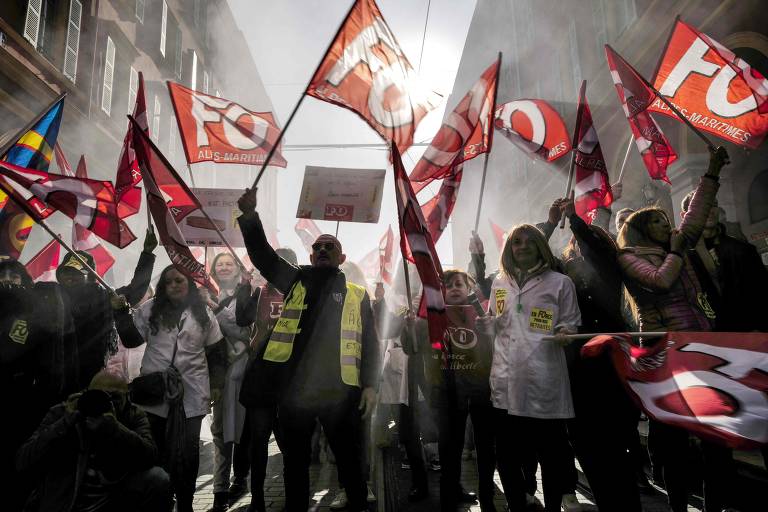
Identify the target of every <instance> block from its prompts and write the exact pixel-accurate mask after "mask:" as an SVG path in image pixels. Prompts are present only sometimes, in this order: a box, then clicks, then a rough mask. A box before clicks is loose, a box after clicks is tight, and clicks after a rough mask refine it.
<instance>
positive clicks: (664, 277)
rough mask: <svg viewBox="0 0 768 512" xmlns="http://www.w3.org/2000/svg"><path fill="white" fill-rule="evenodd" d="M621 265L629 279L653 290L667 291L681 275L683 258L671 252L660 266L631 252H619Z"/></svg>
mask: <svg viewBox="0 0 768 512" xmlns="http://www.w3.org/2000/svg"><path fill="white" fill-rule="evenodd" d="M619 266H620V267H621V271H622V272H623V273H624V276H625V277H626V279H627V280H628V281H631V282H634V283H635V284H637V285H639V286H641V287H643V288H645V289H647V290H650V291H652V292H667V291H669V290H670V288H672V285H673V284H674V283H675V281H677V278H678V277H680V271H681V270H682V268H683V258H682V257H681V256H680V255H679V254H675V253H672V252H670V253H669V254H667V255H666V257H665V258H664V262H663V263H662V264H661V265H660V266H658V267H657V266H656V265H654V264H653V263H651V262H650V261H648V260H646V259H644V258H641V257H640V256H637V255H635V254H632V253H630V252H621V253H619Z"/></svg>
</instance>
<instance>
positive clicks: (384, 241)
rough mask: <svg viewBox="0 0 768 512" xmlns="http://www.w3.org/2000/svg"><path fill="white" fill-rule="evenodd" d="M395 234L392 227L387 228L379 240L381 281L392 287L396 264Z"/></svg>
mask: <svg viewBox="0 0 768 512" xmlns="http://www.w3.org/2000/svg"><path fill="white" fill-rule="evenodd" d="M395 243H396V241H395V234H394V233H393V232H392V226H389V227H388V228H387V232H386V233H384V236H382V237H381V240H379V268H380V269H381V270H380V274H381V280H382V281H384V282H385V283H387V284H388V285H390V286H391V285H392V277H393V276H394V275H395V270H394V268H393V266H394V264H395Z"/></svg>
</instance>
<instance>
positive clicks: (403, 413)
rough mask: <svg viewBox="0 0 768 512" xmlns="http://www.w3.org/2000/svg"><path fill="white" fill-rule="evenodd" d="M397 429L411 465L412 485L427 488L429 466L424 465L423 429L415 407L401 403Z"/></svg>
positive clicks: (417, 487)
mask: <svg viewBox="0 0 768 512" xmlns="http://www.w3.org/2000/svg"><path fill="white" fill-rule="evenodd" d="M397 430H398V433H399V435H400V442H401V443H402V444H403V446H404V447H405V453H406V454H407V455H408V462H409V463H410V465H411V487H413V488H414V489H426V488H427V468H426V467H425V465H424V451H423V449H422V447H421V429H420V428H419V421H418V419H417V418H416V417H415V414H414V408H413V407H410V406H408V405H404V404H400V422H399V425H398V429H397Z"/></svg>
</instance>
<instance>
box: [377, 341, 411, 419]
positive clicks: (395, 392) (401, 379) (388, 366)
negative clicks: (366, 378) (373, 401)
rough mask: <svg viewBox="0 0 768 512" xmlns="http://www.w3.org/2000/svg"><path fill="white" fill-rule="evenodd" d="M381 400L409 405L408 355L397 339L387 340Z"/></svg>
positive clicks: (381, 401)
mask: <svg viewBox="0 0 768 512" xmlns="http://www.w3.org/2000/svg"><path fill="white" fill-rule="evenodd" d="M379 402H380V403H382V404H404V405H408V356H407V355H406V353H405V352H403V347H402V346H401V345H400V342H399V341H398V340H397V339H390V340H387V350H386V352H385V353H384V363H383V365H382V371H381V384H380V385H379Z"/></svg>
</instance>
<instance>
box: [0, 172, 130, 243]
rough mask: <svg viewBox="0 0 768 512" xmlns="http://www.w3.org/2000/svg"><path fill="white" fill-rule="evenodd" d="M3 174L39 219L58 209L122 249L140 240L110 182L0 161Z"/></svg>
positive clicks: (1, 173) (0, 173)
mask: <svg viewBox="0 0 768 512" xmlns="http://www.w3.org/2000/svg"><path fill="white" fill-rule="evenodd" d="M0 175H2V176H3V177H4V178H5V180H6V182H7V183H9V184H10V185H11V186H12V187H13V189H14V193H15V194H17V196H18V197H20V198H23V199H24V200H26V202H27V204H28V205H29V206H30V207H31V208H32V211H33V213H34V214H35V216H36V217H37V218H38V219H45V218H46V217H48V216H50V215H51V214H52V213H53V212H55V211H57V210H58V211H60V212H61V213H63V214H64V215H66V216H67V217H69V218H71V219H72V220H74V221H75V222H76V223H77V224H80V225H81V226H83V227H86V228H87V229H89V230H90V231H92V232H94V233H95V234H96V235H98V236H99V237H100V238H102V239H103V240H106V241H107V242H109V243H111V244H112V245H114V246H116V247H119V248H121V249H122V248H123V247H125V246H127V245H128V244H130V243H131V242H133V241H134V240H136V236H135V235H134V234H133V233H132V232H131V230H130V228H129V227H128V225H127V224H126V223H125V221H124V220H122V219H120V218H118V216H117V203H116V198H115V189H114V188H113V186H112V183H111V182H109V181H99V180H92V179H88V178H76V177H73V176H62V175H60V174H49V173H47V172H43V171H36V170H33V169H25V168H24V167H18V166H15V165H12V164H9V163H7V162H0Z"/></svg>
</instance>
